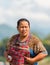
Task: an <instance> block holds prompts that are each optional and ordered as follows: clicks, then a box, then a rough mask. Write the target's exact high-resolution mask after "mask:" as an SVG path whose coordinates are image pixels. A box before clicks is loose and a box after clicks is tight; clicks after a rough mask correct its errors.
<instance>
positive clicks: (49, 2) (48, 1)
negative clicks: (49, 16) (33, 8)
mask: <svg viewBox="0 0 50 65" xmlns="http://www.w3.org/2000/svg"><path fill="white" fill-rule="evenodd" d="M34 1H35V3H36V4H37V5H38V6H39V7H40V6H41V7H44V8H50V0H34Z"/></svg>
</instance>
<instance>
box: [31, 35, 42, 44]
mask: <svg viewBox="0 0 50 65" xmlns="http://www.w3.org/2000/svg"><path fill="white" fill-rule="evenodd" d="M31 39H32V41H33V42H34V43H35V44H37V43H39V42H41V40H40V39H39V38H38V37H37V36H36V35H33V34H31Z"/></svg>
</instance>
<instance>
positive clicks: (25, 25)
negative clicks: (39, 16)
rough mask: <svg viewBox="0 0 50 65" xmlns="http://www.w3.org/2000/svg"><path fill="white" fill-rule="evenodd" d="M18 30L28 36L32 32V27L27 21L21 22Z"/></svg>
mask: <svg viewBox="0 0 50 65" xmlns="http://www.w3.org/2000/svg"><path fill="white" fill-rule="evenodd" d="M18 31H19V33H20V35H21V36H27V35H28V34H29V32H30V27H29V24H28V22H27V21H22V22H20V24H19V26H18Z"/></svg>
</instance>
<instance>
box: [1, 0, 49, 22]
mask: <svg viewBox="0 0 50 65" xmlns="http://www.w3.org/2000/svg"><path fill="white" fill-rule="evenodd" d="M5 1H6V0H5ZM9 2H10V0H9ZM7 3H8V2H7ZM9 5H11V6H10V7H8V8H7V9H4V6H5V5H4V6H3V7H1V6H0V23H4V22H7V20H8V19H14V18H16V17H18V16H19V17H26V18H29V19H30V18H32V19H33V20H37V21H36V22H38V21H39V20H40V22H41V20H43V22H45V21H46V22H48V21H50V16H48V14H47V13H44V12H40V11H38V12H37V11H36V12H35V11H32V9H31V8H34V6H35V5H38V6H39V7H45V8H50V0H34V1H33V0H11V3H10V4H9ZM5 8H6V6H5ZM7 18H8V19H7ZM41 23H42V22H41ZM49 23H50V22H49Z"/></svg>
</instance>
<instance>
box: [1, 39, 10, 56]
mask: <svg viewBox="0 0 50 65" xmlns="http://www.w3.org/2000/svg"><path fill="white" fill-rule="evenodd" d="M8 40H9V39H8V38H4V39H3V40H2V41H0V56H4V51H5V49H6V44H7V42H8Z"/></svg>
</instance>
